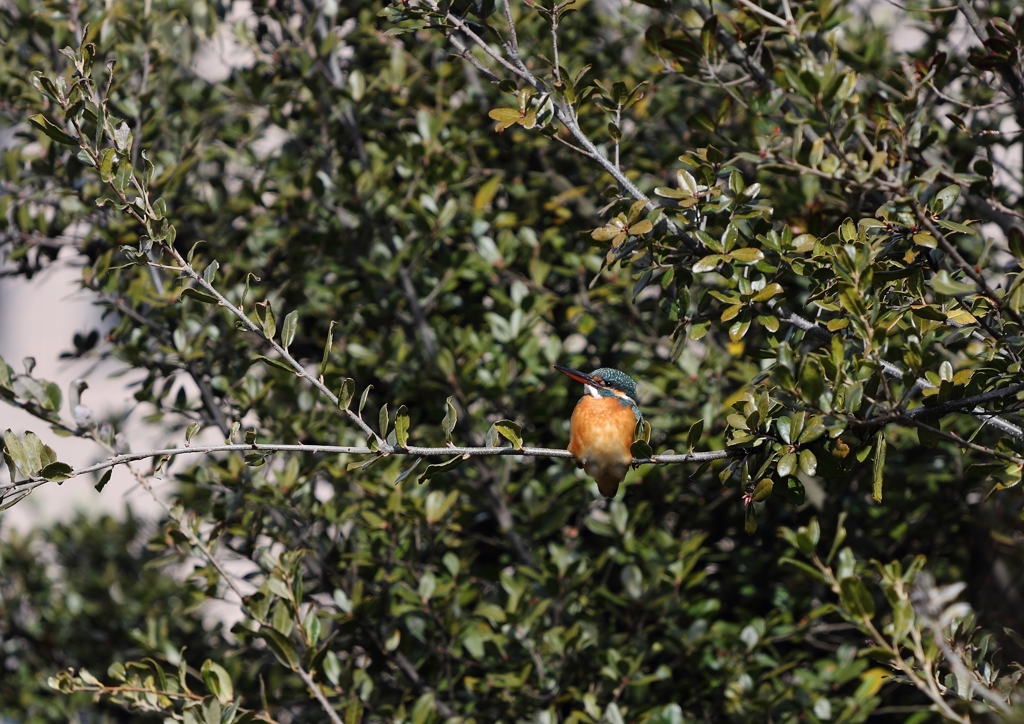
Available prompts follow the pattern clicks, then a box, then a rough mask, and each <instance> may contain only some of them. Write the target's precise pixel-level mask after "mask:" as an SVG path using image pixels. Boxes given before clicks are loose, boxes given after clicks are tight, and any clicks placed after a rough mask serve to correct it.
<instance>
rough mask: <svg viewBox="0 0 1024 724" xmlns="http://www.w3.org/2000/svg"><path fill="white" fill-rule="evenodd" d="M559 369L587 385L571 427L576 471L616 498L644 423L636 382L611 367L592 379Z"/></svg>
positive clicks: (576, 372) (596, 373)
mask: <svg viewBox="0 0 1024 724" xmlns="http://www.w3.org/2000/svg"><path fill="white" fill-rule="evenodd" d="M555 369H556V370H558V371H559V372H561V373H562V374H565V375H568V376H569V377H571V378H572V379H574V380H576V381H577V382H582V383H583V389H584V395H583V397H581V398H580V401H579V402H577V403H576V409H574V410H573V411H572V421H571V422H570V423H569V452H570V453H572V456H573V458H574V459H575V460H576V467H579V468H583V469H584V470H585V471H586V473H587V475H589V476H590V477H592V478H593V479H594V480H595V481H597V487H598V489H600V491H601V494H602V495H604V496H605V497H608V498H611V497H614V495H615V493H616V492H617V491H618V489H619V483H621V482H622V479H623V478H625V477H626V471H627V470H629V466H630V465H631V464H632V463H633V454H632V453H631V452H630V446H631V445H632V444H633V440H634V433H635V430H636V426H637V423H638V422H640V421H641V420H642V419H643V415H641V414H640V408H639V407H638V406H637V401H636V382H634V381H633V378H632V377H630V376H629V375H627V374H626V373H625V372H622V371H620V370H616V369H611V368H610V367H602V368H601V369H597V370H594V371H593V372H591V373H590V374H589V375H588V374H587V373H585V372H580V371H579V370H573V369H569V368H568V367H560V366H558V365H555Z"/></svg>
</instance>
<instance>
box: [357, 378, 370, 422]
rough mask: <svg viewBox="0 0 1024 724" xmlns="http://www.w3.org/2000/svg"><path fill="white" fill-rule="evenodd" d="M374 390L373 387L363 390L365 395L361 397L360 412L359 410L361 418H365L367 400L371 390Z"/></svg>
mask: <svg viewBox="0 0 1024 724" xmlns="http://www.w3.org/2000/svg"><path fill="white" fill-rule="evenodd" d="M372 389H373V385H367V386H366V389H365V390H363V394H362V395H361V396H360V397H359V410H358V413H359V416H360V417H362V416H363V408H364V407H366V398H367V397H368V396H369V394H370V390H372Z"/></svg>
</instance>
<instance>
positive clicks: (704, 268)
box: [693, 254, 722, 274]
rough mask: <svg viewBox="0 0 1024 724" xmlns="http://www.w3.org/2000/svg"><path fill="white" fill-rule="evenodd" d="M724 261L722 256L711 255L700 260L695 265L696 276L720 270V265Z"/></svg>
mask: <svg viewBox="0 0 1024 724" xmlns="http://www.w3.org/2000/svg"><path fill="white" fill-rule="evenodd" d="M721 261H722V256H721V255H720V254H711V255H709V256H706V257H704V258H703V259H700V260H698V261H697V262H695V263H694V265H693V273H694V274H705V273H707V272H713V271H714V270H715V269H717V268H718V265H719V263H720V262H721Z"/></svg>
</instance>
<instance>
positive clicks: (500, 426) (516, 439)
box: [442, 420, 523, 450]
mask: <svg viewBox="0 0 1024 724" xmlns="http://www.w3.org/2000/svg"><path fill="white" fill-rule="evenodd" d="M442 424H443V423H442ZM494 429H495V430H497V431H498V434H499V435H501V436H502V437H503V438H505V439H506V440H508V441H509V442H510V443H512V447H513V449H515V450H522V449H523V437H522V433H523V428H522V426H521V425H517V424H516V423H514V422H512V421H511V420H498V421H497V422H496V423H494Z"/></svg>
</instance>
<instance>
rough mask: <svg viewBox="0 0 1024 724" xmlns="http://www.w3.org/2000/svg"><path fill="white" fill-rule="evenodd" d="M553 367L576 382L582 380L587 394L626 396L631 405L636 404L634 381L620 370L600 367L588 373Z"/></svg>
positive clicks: (557, 366)
mask: <svg viewBox="0 0 1024 724" xmlns="http://www.w3.org/2000/svg"><path fill="white" fill-rule="evenodd" d="M555 369H556V370H558V371H559V372H561V373H562V374H564V375H568V376H569V377H571V378H573V379H574V380H576V381H577V382H582V383H583V384H584V385H585V386H586V389H587V393H588V394H591V395H596V396H601V397H627V398H629V401H630V402H631V403H633V405H636V404H637V398H636V382H635V381H634V380H633V378H632V377H630V376H629V375H627V374H626V373H625V372H623V371H622V370H617V369H613V368H611V367H601V368H599V369H596V370H594V371H593V372H591V373H590V374H589V375H588V374H587V373H586V372H580V371H579V370H574V369H570V368H568V367H560V366H559V365H555Z"/></svg>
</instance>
